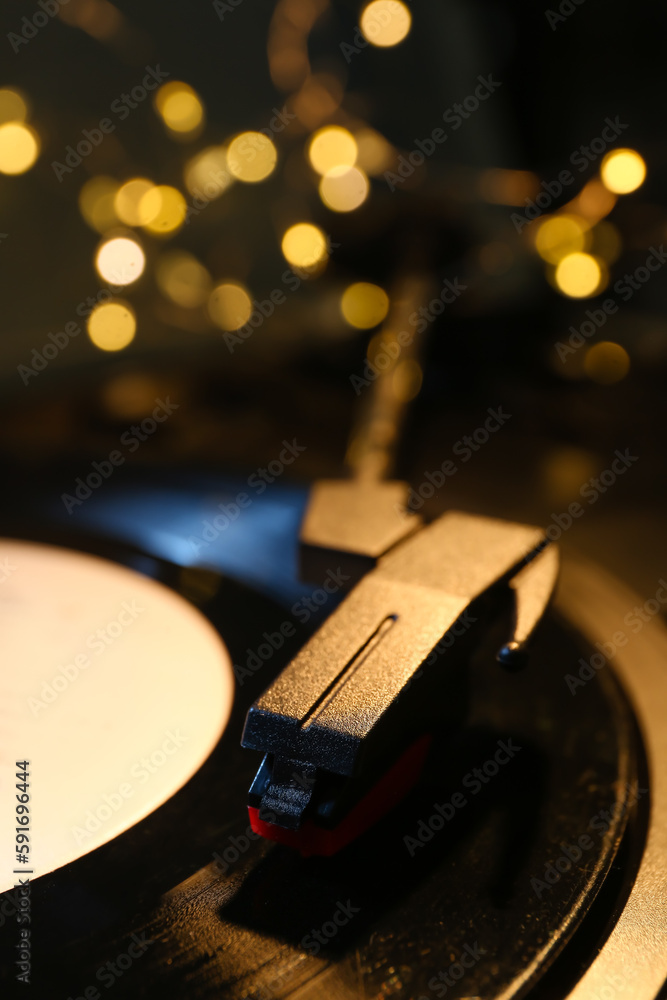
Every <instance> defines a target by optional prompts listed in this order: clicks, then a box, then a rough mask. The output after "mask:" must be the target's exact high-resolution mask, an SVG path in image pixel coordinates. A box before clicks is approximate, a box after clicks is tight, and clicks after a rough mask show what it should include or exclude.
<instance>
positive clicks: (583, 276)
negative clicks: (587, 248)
mask: <svg viewBox="0 0 667 1000" xmlns="http://www.w3.org/2000/svg"><path fill="white" fill-rule="evenodd" d="M554 278H555V282H556V286H557V288H558V291H559V292H562V293H563V295H567V296H568V298H571V299H586V298H590V296H592V295H596V294H597V293H598V292H599V291H601V290H602V289H603V288H604V287H605V285H606V283H607V278H608V275H607V269H606V267H605V265H604V262H603V261H600V260H599V259H598V258H597V257H593V256H592V254H589V253H571V254H568V255H567V257H563V259H562V260H561V261H560V262H559V263H558V266H557V267H556V273H555V275H554Z"/></svg>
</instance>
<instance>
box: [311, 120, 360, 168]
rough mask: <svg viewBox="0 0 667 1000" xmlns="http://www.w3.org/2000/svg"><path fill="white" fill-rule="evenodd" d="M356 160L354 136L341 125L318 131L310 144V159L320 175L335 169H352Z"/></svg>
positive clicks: (328, 126) (329, 126)
mask: <svg viewBox="0 0 667 1000" xmlns="http://www.w3.org/2000/svg"><path fill="white" fill-rule="evenodd" d="M356 158H357V143H356V141H355V139H354V136H353V135H352V133H351V132H348V130H347V129H346V128H341V127H340V126H339V125H327V126H325V127H324V128H321V129H318V131H317V132H315V134H314V135H313V137H312V138H311V140H310V143H309V144H308V159H309V160H310V164H311V166H312V167H313V169H314V170H316V171H317V173H318V174H326V173H327V171H329V170H331V169H332V168H333V167H351V166H353V164H354V162H355V160H356Z"/></svg>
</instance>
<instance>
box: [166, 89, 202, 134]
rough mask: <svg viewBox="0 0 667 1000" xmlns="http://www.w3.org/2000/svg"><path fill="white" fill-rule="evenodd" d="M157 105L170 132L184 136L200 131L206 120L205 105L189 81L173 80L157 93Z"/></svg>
mask: <svg viewBox="0 0 667 1000" xmlns="http://www.w3.org/2000/svg"><path fill="white" fill-rule="evenodd" d="M155 107H156V109H157V111H158V114H159V115H160V116H161V118H162V120H163V121H164V123H165V125H166V126H167V128H168V129H169V131H170V132H173V133H176V134H177V135H178V136H180V137H182V138H187V137H191V136H192V135H193V133H197V132H199V131H200V129H201V126H202V124H203V121H204V106H203V104H202V102H201V100H200V98H199V97H198V96H197V94H196V92H195V91H194V90H193V89H192V87H190V86H189V84H187V83H183V82H182V81H180V80H171V81H170V82H169V83H165V84H163V86H162V87H160V89H159V90H158V92H157V94H156V95H155Z"/></svg>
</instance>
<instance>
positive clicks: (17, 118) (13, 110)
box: [0, 87, 28, 125]
mask: <svg viewBox="0 0 667 1000" xmlns="http://www.w3.org/2000/svg"><path fill="white" fill-rule="evenodd" d="M27 115H28V106H27V104H26V102H25V100H24V99H23V97H22V96H21V95H20V94H19V92H18V91H17V90H12V89H11V88H10V87H3V88H2V89H0V125H4V123H5V122H24V121H25V120H26V117H27Z"/></svg>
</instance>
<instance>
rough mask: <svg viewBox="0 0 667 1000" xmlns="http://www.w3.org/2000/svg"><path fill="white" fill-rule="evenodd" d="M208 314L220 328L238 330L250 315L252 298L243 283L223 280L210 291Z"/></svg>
mask: <svg viewBox="0 0 667 1000" xmlns="http://www.w3.org/2000/svg"><path fill="white" fill-rule="evenodd" d="M208 314H209V316H210V317H211V319H212V320H213V322H214V323H215V325H216V326H219V327H220V328H221V329H222V330H238V329H239V327H242V326H244V325H245V324H246V323H247V322H248V320H249V319H250V317H251V315H252V300H251V298H250V295H249V294H248V292H247V291H246V289H245V288H244V287H243V285H240V284H238V283H237V282H235V281H227V282H223V283H222V284H221V285H217V286H216V287H215V288H214V289H213V291H212V292H211V295H210V298H209V300H208Z"/></svg>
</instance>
